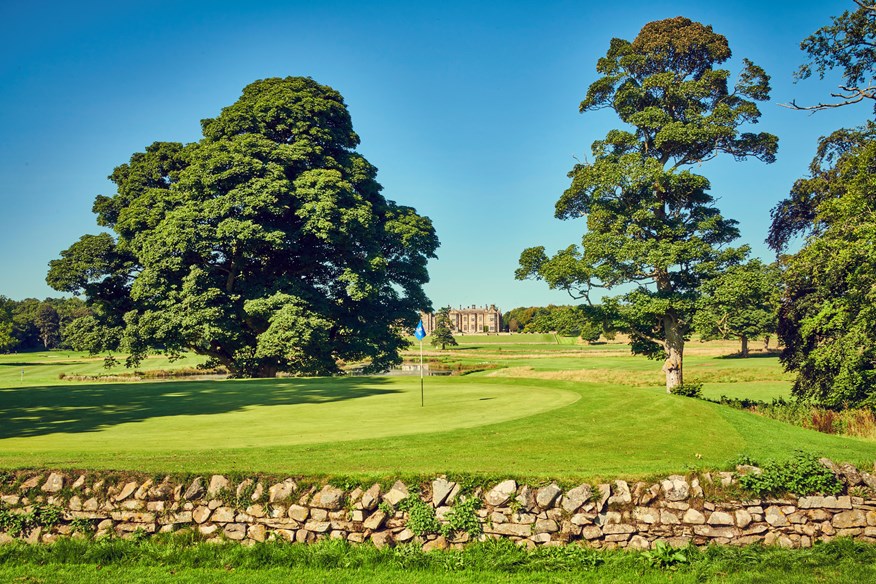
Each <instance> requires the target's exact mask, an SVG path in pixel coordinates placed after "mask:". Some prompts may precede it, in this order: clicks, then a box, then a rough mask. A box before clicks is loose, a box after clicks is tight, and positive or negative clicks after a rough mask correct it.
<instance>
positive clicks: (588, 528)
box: [581, 525, 602, 540]
mask: <svg viewBox="0 0 876 584" xmlns="http://www.w3.org/2000/svg"><path fill="white" fill-rule="evenodd" d="M581 537H583V538H584V539H586V540H594V539H599V538H600V537H602V530H601V529H600V528H599V527H597V526H596V525H585V526H584V528H583V529H582V530H581Z"/></svg>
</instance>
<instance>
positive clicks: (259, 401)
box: [0, 377, 876, 480]
mask: <svg viewBox="0 0 876 584" xmlns="http://www.w3.org/2000/svg"><path fill="white" fill-rule="evenodd" d="M575 398H577V401H572V400H573V399H575ZM546 406H547V407H546ZM494 407H495V411H494V410H493V409H492V408H494ZM539 408H540V409H539ZM537 411H540V413H536V412H537ZM497 416H498V417H499V418H502V421H499V420H498V419H497ZM0 418H2V419H3V420H4V424H3V425H2V427H0V435H3V436H5V438H3V439H0V466H2V467H7V468H9V467H23V466H55V467H65V468H89V467H91V468H104V469H107V468H114V469H138V470H144V471H147V472H156V473H158V472H212V471H216V472H228V471H262V472H277V473H294V474H304V475H326V474H328V475H331V474H348V475H374V474H380V475H406V474H407V475H409V474H423V475H425V474H434V473H439V472H451V473H469V474H471V473H473V474H487V475H495V476H502V475H511V476H518V477H544V478H548V477H551V478H558V479H562V478H564V477H569V478H576V479H577V478H581V479H588V480H589V479H597V478H615V477H617V476H627V477H636V476H644V475H653V474H660V473H671V472H678V471H684V470H687V469H692V468H695V467H706V468H715V467H724V466H726V465H727V464H728V462H729V461H730V460H732V459H734V458H736V457H737V456H738V455H739V454H743V453H744V454H749V455H752V456H755V457H757V458H759V459H768V458H786V457H789V456H791V455H792V454H793V452H794V451H795V450H797V449H801V450H805V451H808V452H813V453H816V454H818V455H823V456H830V457H834V458H837V459H841V460H848V461H850V462H856V463H861V462H866V463H867V465H868V466H869V465H870V464H872V461H873V459H874V458H876V442H873V441H865V440H860V439H852V438H844V437H840V436H829V435H825V434H820V433H818V432H814V431H812V430H804V429H802V428H797V427H794V426H791V425H789V424H785V423H782V422H778V421H774V420H769V419H766V418H763V417H760V416H756V415H754V414H751V413H748V412H744V411H740V410H734V409H731V408H729V407H726V406H722V405H719V404H714V403H709V402H705V401H702V400H695V399H690V398H684V397H679V396H674V395H667V394H666V393H665V392H664V391H662V390H661V389H660V388H654V389H652V388H636V387H624V386H618V385H614V384H598V383H573V382H565V381H553V380H541V379H515V378H507V379H491V378H486V377H471V378H470V377H453V378H428V379H427V380H426V406H425V407H420V386H419V380H418V379H416V378H410V377H407V378H393V379H390V378H353V379H343V380H338V379H312V380H308V379H298V380H288V379H287V380H281V379H277V380H251V381H199V382H161V383H128V384H92V385H83V386H68V387H62V388H58V387H54V388H52V387H47V388H24V389H5V390H0ZM512 418H513V419H512Z"/></svg>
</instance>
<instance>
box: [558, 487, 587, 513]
mask: <svg viewBox="0 0 876 584" xmlns="http://www.w3.org/2000/svg"><path fill="white" fill-rule="evenodd" d="M591 497H593V488H592V487H591V486H590V485H580V486H578V487H575V488H574V489H571V490H570V491H568V492H567V493H566V494H565V495H564V496H563V503H562V507H563V510H564V511H565V512H566V513H574V512H575V511H577V510H578V509H580V508H581V506H582V505H583V504H584V503H586V502H587V501H589V500H590V498H591Z"/></svg>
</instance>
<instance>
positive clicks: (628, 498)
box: [608, 481, 633, 505]
mask: <svg viewBox="0 0 876 584" xmlns="http://www.w3.org/2000/svg"><path fill="white" fill-rule="evenodd" d="M612 493H613V494H612V496H611V497H609V498H608V504H609V505H627V504H629V503H632V502H633V494H632V493H631V492H630V485H628V484H627V482H626V481H614V488H612Z"/></svg>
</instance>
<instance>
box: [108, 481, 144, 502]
mask: <svg viewBox="0 0 876 584" xmlns="http://www.w3.org/2000/svg"><path fill="white" fill-rule="evenodd" d="M139 486H140V484H139V483H138V482H137V481H129V482H127V483H125V484H124V485H122V489H121V490H120V491H119V492H118V494H117V495H116V496H115V497H113V499H115V500H116V501H124V500H125V499H127V498H128V497H130V496H131V495H133V494H134V491H136V490H137V487H139Z"/></svg>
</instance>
